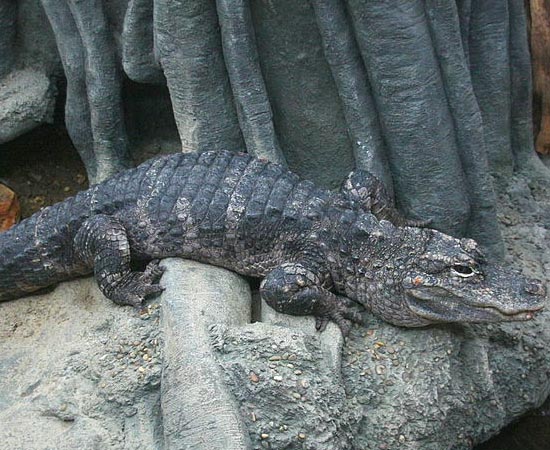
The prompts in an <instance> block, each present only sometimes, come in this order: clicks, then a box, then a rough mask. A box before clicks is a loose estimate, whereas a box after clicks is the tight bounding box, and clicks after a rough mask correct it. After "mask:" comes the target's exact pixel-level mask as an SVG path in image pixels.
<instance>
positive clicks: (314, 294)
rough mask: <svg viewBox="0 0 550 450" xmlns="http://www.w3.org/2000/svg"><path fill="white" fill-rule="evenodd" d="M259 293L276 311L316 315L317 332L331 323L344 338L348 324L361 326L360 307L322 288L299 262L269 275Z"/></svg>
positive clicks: (312, 274) (280, 268)
mask: <svg viewBox="0 0 550 450" xmlns="http://www.w3.org/2000/svg"><path fill="white" fill-rule="evenodd" d="M260 294H261V296H262V298H263V299H264V300H265V302H266V303H267V304H268V305H269V306H271V307H272V308H273V309H275V310H276V311H278V312H281V313H285V314H291V315H294V316H307V315H312V316H315V318H316V328H317V329H318V330H319V331H323V330H324V329H325V327H326V325H327V323H328V321H329V320H332V321H333V322H335V323H336V324H337V325H338V326H339V327H340V330H342V334H343V335H344V336H347V335H348V333H349V330H350V327H351V322H356V323H363V319H362V316H361V314H360V311H362V310H363V308H362V307H361V306H360V305H359V304H357V303H356V302H354V301H353V300H350V299H349V298H347V297H342V296H338V295H335V294H333V293H332V292H330V291H329V290H328V289H325V288H324V287H323V286H322V282H321V279H320V278H319V276H318V275H316V274H315V273H314V272H313V271H311V270H309V269H308V268H307V267H306V266H305V265H303V264H300V263H287V264H282V265H280V266H279V267H277V268H275V269H273V270H272V271H271V272H269V273H268V274H267V276H266V277H265V279H264V280H263V281H262V283H261V285H260Z"/></svg>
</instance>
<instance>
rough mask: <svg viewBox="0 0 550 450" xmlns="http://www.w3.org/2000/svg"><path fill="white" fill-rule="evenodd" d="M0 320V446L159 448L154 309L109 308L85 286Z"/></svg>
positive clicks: (9, 306) (11, 308) (7, 311)
mask: <svg viewBox="0 0 550 450" xmlns="http://www.w3.org/2000/svg"><path fill="white" fill-rule="evenodd" d="M0 317H1V318H0V355H1V356H0V379H1V380H2V381H1V383H0V422H1V423H2V425H3V426H2V427H1V428H0V442H2V444H1V445H0V446H1V447H2V448H6V449H8V448H9V449H13V450H23V449H24V450H33V449H52V450H53V449H56V450H69V449H75V448H80V449H86V450H87V449H103V448H111V449H121V450H122V449H143V450H145V449H148V450H149V449H154V448H160V445H161V441H162V431H161V423H160V422H159V418H160V415H159V408H160V391H159V384H160V360H161V349H162V347H161V345H160V340H159V329H158V306H155V305H153V306H150V307H149V309H147V310H145V311H144V312H143V314H139V313H137V312H136V311H134V310H132V309H130V308H120V307H117V306H116V305H113V304H112V303H111V302H110V301H108V300H107V299H105V298H104V297H103V296H102V295H101V293H100V292H99V290H98V289H97V287H96V286H95V282H94V281H93V280H92V279H89V278H88V279H81V280H76V281H72V282H70V283H64V284H62V285H60V286H59V287H58V288H57V289H55V290H54V291H53V292H52V293H50V294H45V295H38V296H33V297H28V298H25V299H21V300H18V301H16V302H9V303H3V304H0ZM145 355H150V359H149V356H148V357H147V360H145V359H144V356H145Z"/></svg>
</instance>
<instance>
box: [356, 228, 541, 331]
mask: <svg viewBox="0 0 550 450" xmlns="http://www.w3.org/2000/svg"><path fill="white" fill-rule="evenodd" d="M385 226H386V227H388V226H389V225H387V224H386V225H385ZM393 233H396V234H397V235H399V238H398V239H394V238H392V239H390V241H392V244H391V245H390V246H389V247H388V243H387V242H386V243H385V244H384V245H385V247H386V248H389V249H390V250H389V251H388V252H387V254H389V255H390V256H389V257H387V256H386V257H385V258H384V260H383V261H384V262H383V263H382V264H378V265H379V266H380V267H381V268H380V269H378V271H377V274H376V275H375V276H374V277H372V276H371V280H372V279H374V280H376V281H375V282H374V283H373V282H372V281H368V280H367V285H366V286H364V287H359V286H358V289H356V290H355V292H356V293H357V294H359V295H357V296H356V297H359V298H357V300H358V301H360V302H361V303H363V304H365V305H366V306H367V307H368V308H369V309H371V310H372V311H373V312H374V313H375V314H377V315H379V316H381V317H382V318H383V319H384V320H386V321H388V322H390V323H393V324H395V325H400V326H407V327H420V326H425V325H429V324H433V323H442V322H474V323H480V322H502V321H514V320H529V319H532V318H533V317H534V316H535V314H536V312H537V311H540V310H541V309H542V308H543V306H544V302H545V300H546V290H545V288H544V285H543V284H542V283H541V282H540V281H538V280H533V279H528V278H526V277H524V276H522V275H521V274H520V273H519V272H517V271H514V270H512V269H510V268H508V267H503V266H500V265H497V264H495V263H491V262H488V261H487V260H486V259H485V257H484V255H483V253H482V251H481V250H480V249H479V247H478V245H477V243H476V242H475V241H473V240H471V239H456V238H453V237H451V236H448V235H446V234H443V233H441V232H438V231H435V230H430V229H418V228H411V227H405V228H397V227H395V228H394V229H393ZM384 234H385V235H388V233H384ZM390 234H391V233H390ZM399 241H400V242H401V243H399ZM371 245H372V242H371ZM371 254H372V253H371ZM388 266H389V267H390V270H388ZM384 268H385V269H386V270H385V271H384V272H381V271H382V270H384ZM380 279H383V282H380ZM361 293H362V294H363V295H361ZM360 297H363V298H360Z"/></svg>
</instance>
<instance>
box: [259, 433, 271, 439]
mask: <svg viewBox="0 0 550 450" xmlns="http://www.w3.org/2000/svg"><path fill="white" fill-rule="evenodd" d="M260 437H261V438H262V439H269V434H267V433H262V434H260Z"/></svg>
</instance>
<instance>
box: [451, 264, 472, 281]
mask: <svg viewBox="0 0 550 450" xmlns="http://www.w3.org/2000/svg"><path fill="white" fill-rule="evenodd" d="M451 271H452V272H453V274H455V275H458V276H459V277H462V278H468V277H472V276H474V275H475V274H476V273H477V272H476V271H475V270H474V269H473V268H472V267H470V266H463V265H461V264H456V265H454V266H453V267H451Z"/></svg>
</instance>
